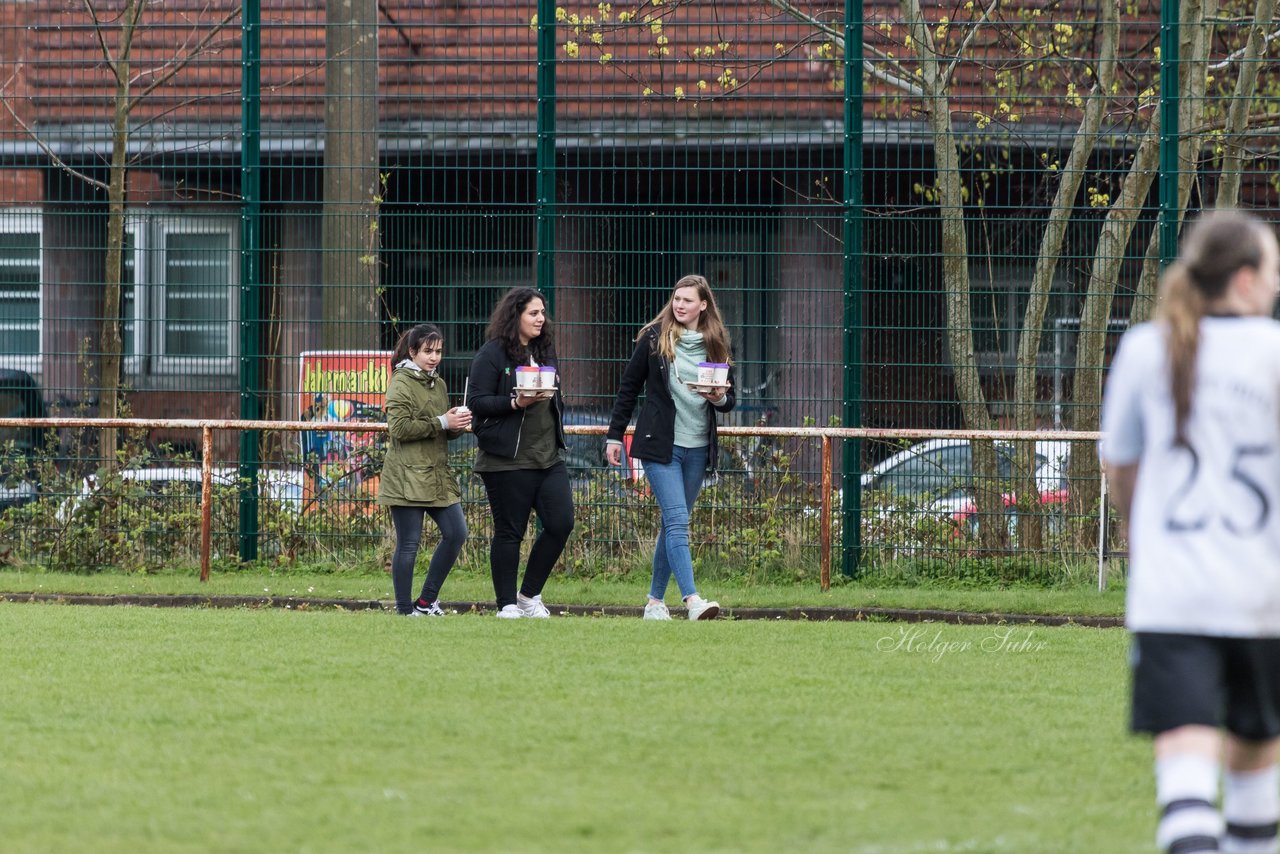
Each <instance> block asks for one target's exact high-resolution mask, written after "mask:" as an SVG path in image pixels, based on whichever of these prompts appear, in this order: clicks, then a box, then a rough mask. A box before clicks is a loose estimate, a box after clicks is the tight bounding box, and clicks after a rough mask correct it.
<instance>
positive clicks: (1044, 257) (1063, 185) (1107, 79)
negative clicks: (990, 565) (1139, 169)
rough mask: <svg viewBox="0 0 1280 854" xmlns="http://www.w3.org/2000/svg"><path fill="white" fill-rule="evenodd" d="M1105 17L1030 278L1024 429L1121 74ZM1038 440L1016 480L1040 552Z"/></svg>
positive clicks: (1030, 419)
mask: <svg viewBox="0 0 1280 854" xmlns="http://www.w3.org/2000/svg"><path fill="white" fill-rule="evenodd" d="M1099 14H1100V17H1101V21H1100V25H1101V35H1102V40H1101V47H1100V50H1099V56H1098V74H1097V83H1096V84H1095V85H1094V87H1093V89H1092V90H1091V91H1090V93H1089V96H1088V100H1087V101H1086V103H1085V108H1084V114H1083V115H1082V116H1081V117H1080V127H1079V129H1078V130H1077V131H1076V134H1075V137H1074V138H1073V139H1072V141H1071V151H1070V152H1069V153H1068V155H1067V163H1066V167H1065V168H1064V169H1063V170H1062V173H1061V174H1062V178H1061V180H1060V182H1059V184H1058V189H1057V192H1056V193H1055V194H1054V199H1053V204H1052V206H1051V207H1050V208H1049V219H1048V222H1047V223H1045V230H1044V234H1043V235H1042V236H1041V239H1040V252H1039V254H1038V255H1037V257H1036V269H1035V272H1034V273H1033V274H1032V277H1031V292H1030V294H1029V295H1028V299H1027V309H1026V312H1025V314H1024V316H1023V320H1022V332H1021V336H1020V337H1019V339H1018V364H1017V368H1016V369H1015V374H1014V386H1013V387H1014V392H1013V397H1014V418H1015V424H1016V426H1017V428H1018V429H1019V430H1034V429H1035V428H1036V427H1037V424H1036V417H1035V414H1036V378H1037V373H1038V368H1039V356H1040V337H1041V332H1042V330H1043V329H1044V317H1045V313H1046V312H1047V310H1048V308H1049V297H1050V294H1051V291H1052V289H1053V280H1054V273H1055V272H1056V270H1057V267H1058V259H1059V257H1061V255H1062V241H1063V239H1064V237H1065V236H1066V233H1067V226H1068V225H1069V224H1070V223H1071V216H1072V213H1073V211H1074V210H1075V200H1076V196H1077V195H1078V194H1079V192H1080V185H1081V183H1082V182H1083V181H1084V176H1085V169H1086V168H1087V166H1088V164H1089V158H1090V156H1091V155H1092V154H1093V149H1094V145H1095V144H1096V143H1097V139H1098V129H1099V127H1101V125H1102V117H1103V114H1104V112H1105V111H1106V107H1107V104H1108V101H1109V97H1110V96H1109V93H1110V91H1111V84H1112V82H1113V81H1114V80H1115V74H1116V50H1117V46H1118V44H1119V41H1120V21H1119V14H1118V11H1117V9H1116V2H1115V0H1103V2H1102V3H1101V5H1100V8H1099ZM1035 457H1036V449H1035V443H1033V442H1024V443H1023V444H1022V447H1020V448H1019V449H1018V453H1017V455H1016V456H1015V461H1016V466H1015V469H1014V478H1015V482H1016V483H1017V493H1016V494H1017V498H1018V500H1017V508H1018V547H1019V548H1020V549H1033V550H1038V549H1040V548H1042V547H1043V531H1044V526H1043V524H1042V522H1043V518H1044V517H1043V513H1042V512H1041V510H1042V508H1041V506H1040V500H1039V499H1040V488H1039V484H1038V483H1037V482H1036V477H1035V473H1036V460H1035Z"/></svg>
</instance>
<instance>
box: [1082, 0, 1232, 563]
mask: <svg viewBox="0 0 1280 854" xmlns="http://www.w3.org/2000/svg"><path fill="white" fill-rule="evenodd" d="M1216 6H1217V4H1216V0H1208V2H1206V3H1204V4H1203V5H1202V4H1201V2H1200V0H1183V3H1182V12H1181V14H1182V22H1183V27H1182V33H1183V36H1184V38H1183V41H1182V44H1181V45H1180V47H1179V49H1180V51H1181V56H1180V57H1179V58H1180V60H1181V65H1182V74H1181V80H1180V83H1181V91H1182V93H1183V95H1182V109H1181V110H1180V111H1179V115H1178V121H1179V123H1180V124H1181V126H1182V128H1184V129H1188V130H1184V132H1183V136H1182V143H1181V144H1180V146H1179V165H1180V168H1181V174H1180V179H1179V182H1178V211H1179V217H1181V212H1182V211H1185V210H1186V203H1187V198H1188V196H1189V194H1190V190H1191V182H1192V180H1193V179H1194V177H1195V172H1196V165H1197V163H1196V154H1197V152H1198V151H1199V148H1200V133H1199V128H1200V125H1201V122H1202V116H1203V112H1204V106H1203V105H1204V92H1205V69H1204V60H1205V57H1206V56H1207V55H1208V49H1209V38H1208V35H1209V34H1208V30H1207V28H1206V27H1205V26H1204V19H1205V17H1207V16H1210V15H1212V14H1213V13H1214V10H1215V9H1216ZM1159 137H1160V118H1159V114H1158V113H1157V114H1155V115H1153V117H1152V120H1151V125H1150V127H1149V128H1148V132H1147V136H1146V137H1144V139H1143V140H1142V143H1141V144H1140V145H1139V146H1138V152H1137V154H1136V155H1135V156H1134V162H1133V166H1132V167H1131V168H1130V170H1129V177H1128V178H1127V179H1126V181H1125V184H1124V189H1123V190H1122V191H1121V193H1120V200H1119V201H1117V203H1116V206H1115V207H1114V208H1113V209H1112V210H1111V211H1109V212H1108V213H1107V219H1106V222H1105V223H1104V225H1103V230H1102V236H1101V237H1100V238H1099V241H1098V250H1097V252H1096V253H1095V254H1094V259H1093V268H1092V270H1091V271H1090V275H1089V291H1088V294H1087V296H1086V298H1085V304H1084V309H1083V310H1082V312H1081V315H1080V337H1079V339H1078V343H1077V351H1076V368H1075V384H1074V392H1075V401H1074V402H1075V408H1074V411H1075V417H1076V419H1077V420H1076V422H1075V424H1074V425H1073V426H1074V427H1075V428H1076V429H1077V430H1096V429H1097V428H1098V415H1099V411H1100V409H1101V400H1102V372H1103V368H1104V367H1105V354H1106V341H1107V326H1108V321H1109V320H1110V317H1111V303H1112V300H1113V298H1114V296H1115V291H1116V284H1117V282H1118V280H1119V272H1120V265H1121V263H1122V262H1123V260H1124V257H1125V248H1126V246H1127V245H1128V243H1129V237H1130V235H1131V234H1132V232H1133V228H1134V225H1135V224H1136V221H1137V214H1138V212H1139V211H1140V210H1141V209H1142V206H1143V202H1144V200H1145V199H1146V197H1147V193H1148V192H1149V191H1150V189H1151V182H1152V181H1153V180H1154V179H1155V173H1156V162H1157V159H1158V156H1159ZM1156 239H1157V236H1156V235H1154V234H1153V235H1152V240H1153V241H1154V240H1156ZM1146 255H1147V261H1146V262H1144V274H1143V278H1142V280H1140V281H1144V280H1151V281H1154V278H1155V277H1154V260H1155V259H1154V258H1153V256H1152V250H1151V249H1150V246H1149V251H1148V252H1147V253H1146ZM1148 266H1150V271H1151V272H1150V274H1148V270H1147V269H1146V268H1148ZM1069 477H1070V481H1071V483H1072V484H1079V485H1081V486H1083V485H1084V484H1092V483H1097V482H1098V479H1099V478H1100V477H1101V473H1100V471H1099V468H1098V459H1097V457H1096V455H1094V454H1072V455H1071V463H1070V473H1069ZM1096 500H1097V494H1096V493H1092V491H1091V494H1088V495H1086V494H1085V490H1084V489H1081V488H1075V489H1072V490H1071V500H1070V507H1071V511H1070V515H1071V517H1072V518H1073V519H1077V520H1079V522H1078V523H1077V524H1076V525H1075V527H1074V535H1075V540H1076V543H1077V545H1078V547H1080V548H1082V549H1084V548H1092V547H1094V546H1095V545H1096V542H1097V539H1096V538H1097V534H1098V531H1097V526H1096V525H1095V524H1094V523H1092V522H1089V521H1088V520H1087V517H1088V514H1089V513H1091V512H1094V511H1096V510H1097V508H1096V507H1094V506H1093V505H1094V502H1095V501H1096Z"/></svg>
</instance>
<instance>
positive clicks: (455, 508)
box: [391, 504, 467, 614]
mask: <svg viewBox="0 0 1280 854" xmlns="http://www.w3.org/2000/svg"><path fill="white" fill-rule="evenodd" d="M423 515H428V516H430V517H431V521H433V522H435V523H436V526H437V527H438V528H439V529H440V542H439V543H438V544H436V550H435V551H434V552H432V554H431V564H430V565H429V566H428V567H427V580H426V581H424V582H423V583H422V598H423V599H425V600H426V601H428V602H434V601H436V598H437V597H438V596H439V595H440V588H441V587H442V586H443V585H444V580H445V579H446V578H448V577H449V570H451V569H453V564H454V561H456V560H457V559H458V553H459V552H461V551H462V546H463V544H464V543H466V541H467V519H466V517H465V516H463V515H462V505H461V504H450V505H449V506H448V507H392V508H391V524H393V525H394V526H395V529H396V550H395V554H393V555H392V556H391V586H392V587H393V588H394V589H395V592H396V610H397V611H399V612H400V613H401V614H408V613H409V612H410V611H412V610H413V567H414V564H415V563H417V561H418V545H419V544H420V543H421V541H422V517H423Z"/></svg>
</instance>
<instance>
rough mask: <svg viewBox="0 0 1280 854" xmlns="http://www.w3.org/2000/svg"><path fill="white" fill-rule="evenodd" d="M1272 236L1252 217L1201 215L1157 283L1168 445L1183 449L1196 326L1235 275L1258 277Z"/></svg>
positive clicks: (1196, 346) (1225, 212)
mask: <svg viewBox="0 0 1280 854" xmlns="http://www.w3.org/2000/svg"><path fill="white" fill-rule="evenodd" d="M1274 239H1275V238H1274V234H1273V233H1272V232H1271V231H1270V229H1269V228H1268V227H1267V226H1266V225H1264V224H1263V223H1262V221H1261V220H1259V219H1257V218H1256V217H1253V216H1250V215H1249V214H1247V213H1243V212H1241V211H1236V210H1230V209H1222V210H1217V211H1212V212H1210V213H1207V214H1204V215H1203V216H1201V217H1200V218H1199V219H1198V220H1196V222H1195V224H1194V225H1192V226H1191V228H1190V230H1189V231H1188V232H1187V236H1186V239H1185V240H1184V241H1183V243H1182V251H1181V253H1180V254H1179V256H1178V260H1177V262H1176V263H1174V264H1171V265H1169V269H1168V270H1166V271H1165V274H1164V277H1163V278H1162V279H1161V282H1160V306H1159V309H1158V310H1157V316H1158V317H1159V318H1160V319H1161V320H1162V321H1163V322H1164V327H1165V336H1166V338H1165V342H1166V349H1167V351H1168V354H1169V392H1170V396H1171V397H1172V398H1173V413H1174V423H1173V441H1174V444H1176V445H1179V446H1181V447H1186V446H1187V444H1188V443H1187V435H1186V425H1187V418H1188V417H1189V416H1190V414H1191V404H1192V398H1193V396H1194V395H1195V385H1196V355H1197V353H1198V352H1199V349H1200V320H1201V318H1203V317H1204V315H1205V312H1206V311H1208V309H1209V307H1210V306H1211V305H1212V304H1214V303H1215V302H1216V301H1217V300H1219V299H1220V298H1221V297H1222V295H1223V294H1225V293H1226V292H1227V289H1228V287H1229V286H1230V284H1231V280H1232V277H1234V276H1235V274H1236V273H1238V272H1239V271H1240V270H1243V269H1251V270H1255V271H1258V270H1260V269H1261V267H1262V261H1263V248H1264V246H1265V245H1266V243H1268V242H1270V241H1274Z"/></svg>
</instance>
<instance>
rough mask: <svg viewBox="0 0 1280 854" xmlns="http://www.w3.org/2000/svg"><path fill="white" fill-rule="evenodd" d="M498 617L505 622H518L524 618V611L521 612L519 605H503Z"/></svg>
mask: <svg viewBox="0 0 1280 854" xmlns="http://www.w3.org/2000/svg"><path fill="white" fill-rule="evenodd" d="M498 616H499V617H501V618H502V619H504V620H518V619H520V618H521V617H523V616H524V611H521V610H520V606H519V605H503V606H502V610H501V611H499V612H498Z"/></svg>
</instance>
